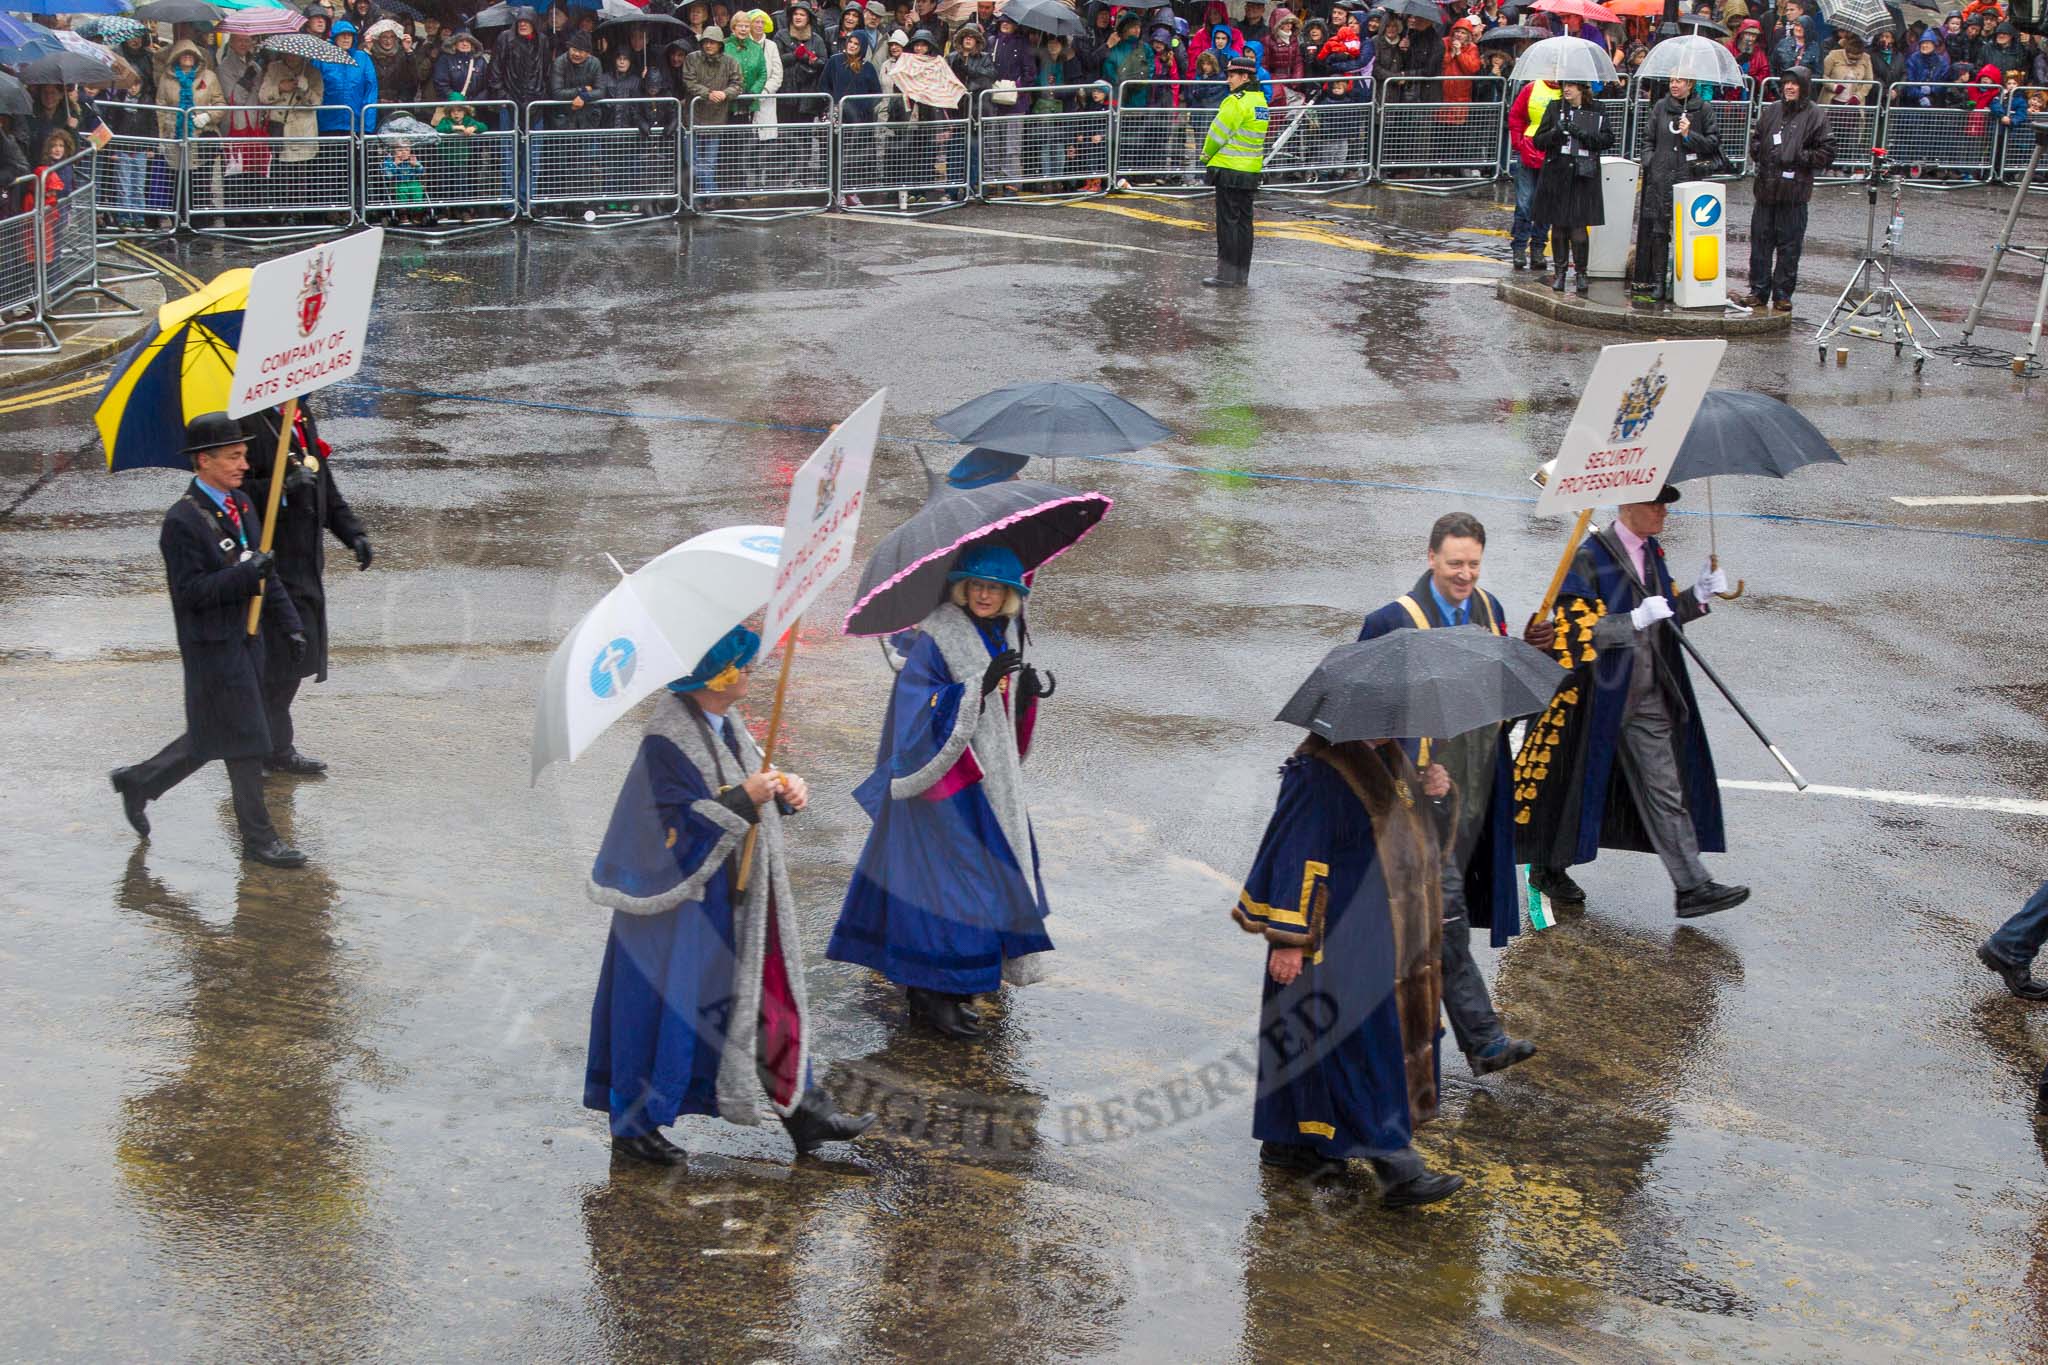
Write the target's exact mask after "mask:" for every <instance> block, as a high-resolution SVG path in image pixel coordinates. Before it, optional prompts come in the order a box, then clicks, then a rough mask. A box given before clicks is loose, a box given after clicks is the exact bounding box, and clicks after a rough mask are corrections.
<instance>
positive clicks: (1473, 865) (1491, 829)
mask: <svg viewBox="0 0 2048 1365" xmlns="http://www.w3.org/2000/svg"><path fill="white" fill-rule="evenodd" d="M1472 597H1473V602H1472V622H1473V624H1475V625H1481V626H1485V627H1487V628H1488V629H1490V630H1492V631H1494V632H1495V633H1496V634H1500V635H1505V634H1507V633H1508V629H1507V621H1508V614H1507V608H1505V607H1503V606H1502V605H1501V603H1500V599H1499V598H1498V597H1495V596H1494V595H1493V594H1492V593H1490V592H1488V591H1487V590H1486V589H1484V588H1475V589H1474V590H1473V593H1472ZM1405 600H1406V601H1409V602H1413V603H1415V605H1416V608H1417V610H1419V611H1420V612H1421V613H1422V615H1423V619H1424V620H1425V621H1427V622H1428V623H1429V626H1430V627H1431V628H1433V629H1435V628H1441V627H1442V626H1443V624H1444V620H1443V612H1442V611H1441V610H1440V609H1439V608H1438V606H1437V602H1436V595H1435V594H1434V593H1432V592H1430V590H1429V575H1428V574H1424V575H1423V576H1422V578H1421V580H1420V581H1419V582H1417V583H1416V585H1415V587H1414V588H1413V589H1411V590H1410V591H1409V593H1408V596H1407V598H1406V599H1405ZM1402 601H1403V599H1399V598H1397V599H1396V600H1394V601H1392V602H1389V603H1387V604H1386V605H1385V606H1384V607H1381V608H1380V609H1379V610H1378V611H1375V612H1373V613H1372V614H1371V615H1369V616H1367V617H1366V618H1365V623H1364V624H1363V625H1361V626H1360V627H1359V629H1358V638H1359V639H1361V640H1375V639H1378V638H1379V637H1380V636H1382V635H1385V634H1386V633H1387V632H1388V631H1392V630H1405V629H1409V628H1411V627H1413V626H1414V625H1415V624H1416V622H1415V617H1414V615H1413V614H1412V613H1410V612H1409V610H1408V608H1407V607H1405V606H1404V605H1402ZM1508 728H1509V727H1507V726H1505V725H1503V726H1502V727H1501V730H1500V743H1499V746H1498V750H1497V752H1496V754H1495V756H1494V763H1493V791H1492V793H1491V795H1490V796H1489V797H1488V799H1487V806H1486V822H1485V823H1484V824H1483V825H1481V826H1480V829H1479V841H1478V843H1476V844H1475V845H1473V848H1472V860H1471V862H1469V863H1467V864H1466V867H1465V914H1466V918H1467V919H1468V920H1469V921H1470V922H1471V923H1472V924H1474V925H1476V926H1478V927H1479V928H1482V929H1487V930H1489V931H1491V932H1490V934H1489V937H1490V939H1491V941H1492V943H1493V946H1494V947H1496V948H1505V947H1507V945H1508V940H1509V939H1511V938H1513V937H1514V936H1515V935H1516V934H1519V933H1520V932H1522V911H1521V907H1520V906H1519V905H1517V904H1516V902H1515V836H1514V829H1515V825H1514V818H1515V812H1514V803H1513V799H1512V798H1513V792H1514V783H1513V780H1512V777H1511V774H1512V772H1513V770H1514V762H1515V760H1514V755H1513V753H1512V751H1511V750H1510V749H1509V747H1508ZM1402 747H1403V748H1406V749H1409V750H1410V753H1409V757H1410V758H1414V757H1417V756H1418V755H1417V754H1416V753H1415V752H1414V749H1413V746H1410V745H1405V744H1404V745H1403V746H1402Z"/></svg>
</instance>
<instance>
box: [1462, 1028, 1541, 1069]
mask: <svg viewBox="0 0 2048 1365" xmlns="http://www.w3.org/2000/svg"><path fill="white" fill-rule="evenodd" d="M1535 1055H1536V1044H1534V1043H1532V1042H1530V1041H1529V1040H1528V1039H1527V1038H1509V1037H1506V1036H1502V1037H1500V1038H1497V1039H1495V1040H1494V1041H1493V1042H1492V1043H1491V1044H1489V1045H1488V1046H1486V1047H1483V1048H1481V1049H1480V1050H1479V1051H1477V1052H1474V1053H1472V1054H1470V1055H1469V1056H1467V1057H1466V1058H1465V1062H1466V1064H1467V1065H1468V1066H1470V1067H1471V1068H1472V1074H1473V1075H1475V1076H1491V1075H1492V1074H1493V1073H1494V1072H1496V1071H1506V1070H1507V1069H1508V1068H1509V1067H1511V1066H1513V1065H1514V1064H1515V1063H1516V1062H1526V1061H1528V1060H1529V1059H1530V1058H1531V1057H1534V1056H1535Z"/></svg>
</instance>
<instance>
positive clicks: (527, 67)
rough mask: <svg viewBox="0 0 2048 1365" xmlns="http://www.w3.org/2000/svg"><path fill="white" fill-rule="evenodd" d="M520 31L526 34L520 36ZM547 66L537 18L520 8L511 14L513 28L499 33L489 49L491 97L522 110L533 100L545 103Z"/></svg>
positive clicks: (529, 10)
mask: <svg viewBox="0 0 2048 1365" xmlns="http://www.w3.org/2000/svg"><path fill="white" fill-rule="evenodd" d="M522 27H523V28H525V29H526V32H525V33H521V32H520V29H521V28H522ZM548 64H549V62H548V49H547V44H546V43H544V42H543V41H542V40H541V36H540V16H539V15H538V14H536V13H535V12H534V11H533V10H531V9H528V8H527V7H526V6H524V5H521V6H519V7H518V8H516V9H514V10H513V11H512V27H510V28H508V29H506V30H505V31H504V32H503V33H500V34H499V35H498V41H497V43H496V44H495V45H494V46H493V47H492V48H491V87H492V93H493V94H494V95H496V96H497V97H498V98H499V99H501V100H510V101H512V103H514V104H516V105H518V106H519V107H520V108H522V109H523V108H525V107H526V106H527V105H529V104H531V103H533V102H534V101H535V100H544V99H546V98H547V97H548ZM471 93H472V94H474V93H475V92H474V91H472V92H471Z"/></svg>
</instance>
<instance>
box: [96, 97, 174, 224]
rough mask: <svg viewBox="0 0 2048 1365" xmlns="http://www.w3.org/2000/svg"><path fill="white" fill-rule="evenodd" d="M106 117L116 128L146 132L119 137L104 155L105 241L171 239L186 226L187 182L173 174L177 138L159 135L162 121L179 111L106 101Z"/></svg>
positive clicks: (100, 186) (99, 182)
mask: <svg viewBox="0 0 2048 1365" xmlns="http://www.w3.org/2000/svg"><path fill="white" fill-rule="evenodd" d="M99 112H100V116H101V117H102V118H103V119H105V120H107V123H108V126H109V127H110V128H111V127H113V126H115V125H123V126H126V125H128V124H130V122H131V120H132V121H133V122H134V124H135V125H136V126H138V127H140V128H145V129H147V131H146V132H125V133H115V134H114V135H113V136H112V137H111V138H109V139H108V141H107V145H106V146H105V147H104V148H103V149H102V150H101V154H102V156H103V157H104V161H103V162H102V166H101V171H100V174H99V175H98V176H97V177H95V180H94V187H95V190H96V192H97V194H98V207H99V211H100V214H101V221H100V235H101V236H103V237H168V236H170V235H172V234H173V233H175V232H177V230H178V229H179V227H181V226H182V225H183V224H184V221H185V206H184V195H183V193H182V189H183V184H184V178H183V177H182V176H179V175H177V174H176V173H175V172H174V171H173V170H172V169H171V167H172V163H173V160H174V159H175V157H176V152H175V150H174V149H175V148H176V147H177V145H178V142H177V139H176V138H167V137H162V136H160V135H159V130H160V129H161V128H162V126H163V125H162V123H161V121H160V119H161V116H164V115H168V116H171V117H176V116H177V112H178V111H177V110H176V109H172V108H169V107H168V106H165V105H158V104H128V103H122V102H114V103H107V102H102V103H101V104H100V106H99Z"/></svg>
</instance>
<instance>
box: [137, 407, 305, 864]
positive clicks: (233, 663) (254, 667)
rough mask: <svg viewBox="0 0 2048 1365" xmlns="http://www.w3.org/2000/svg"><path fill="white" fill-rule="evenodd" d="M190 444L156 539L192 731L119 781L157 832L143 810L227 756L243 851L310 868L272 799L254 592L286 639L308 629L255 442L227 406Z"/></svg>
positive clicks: (204, 422) (291, 644)
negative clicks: (181, 485)
mask: <svg viewBox="0 0 2048 1365" xmlns="http://www.w3.org/2000/svg"><path fill="white" fill-rule="evenodd" d="M185 453H186V454H187V455H189V456H190V457H191V459H192V469H193V473H194V478H193V480H192V484H191V487H189V488H187V489H186V490H185V495H184V496H183V497H181V498H179V499H178V501H177V502H175V503H173V504H172V505H171V510H170V511H168V512H166V513H165V514H164V526H163V531H162V533H161V534H160V535H159V536H158V537H157V547H158V549H160V550H161V551H162V552H163V556H164V576H165V578H166V579H167V580H168V581H169V583H170V589H171V615H172V616H173V618H174V619H175V620H176V621H177V626H178V653H179V655H180V656H181V657H182V659H183V661H184V667H185V733H184V734H182V735H179V736H178V737H177V738H176V739H174V740H172V741H171V742H170V743H169V744H168V745H166V746H164V749H163V751H162V752H161V753H159V754H157V755H156V757H154V758H150V759H146V760H144V761H143V762H141V763H138V764H136V765H135V766H134V767H132V768H116V769H114V772H113V782H114V790H115V791H117V792H119V793H120V795H121V806H122V809H123V811H124V812H125V813H126V814H127V816H128V823H129V824H131V825H133V826H134V827H135V832H136V833H137V834H140V835H142V836H143V837H144V838H148V837H149V817H148V815H147V814H146V813H145V811H144V808H145V807H146V806H147V805H148V804H149V803H150V802H151V801H154V800H156V799H157V798H158V797H160V796H162V795H163V794H164V793H165V792H167V791H169V790H170V789H171V788H173V787H175V786H177V785H178V784H179V783H180V782H182V781H184V780H185V779H186V778H188V777H190V776H191V775H192V774H193V773H195V772H197V771H199V769H200V768H201V767H203V766H204V765H205V764H206V763H208V762H210V761H211V760H213V759H216V758H218V759H220V760H222V761H223V762H224V763H226V764H227V769H228V784H229V786H230V788H231V789H232V790H233V792H234V798H235V821H236V823H237V824H239V825H240V826H241V830H242V852H243V855H244V856H245V857H249V858H254V859H255V860H256V861H257V862H260V863H268V864H270V865H271V866H272V867H303V866H305V863H306V855H305V854H303V853H301V852H299V850H297V849H296V848H293V847H292V846H291V845H290V844H287V843H286V842H285V841H284V840H283V839H281V838H279V837H278V834H277V830H276V829H275V828H273V827H272V825H271V823H270V813H269V811H268V810H266V809H265V808H264V805H263V757H264V755H265V754H268V753H269V752H270V728H269V726H268V725H267V724H266V723H265V722H264V718H263V638H262V636H261V635H252V634H250V633H249V630H248V614H249V600H250V599H251V598H252V597H255V596H256V595H257V594H258V593H261V594H262V595H263V612H264V614H265V615H268V616H272V617H273V618H274V619H276V620H277V621H279V622H280V623H281V624H282V626H283V635H284V640H285V647H286V649H287V650H288V651H289V652H291V653H293V654H295V655H296V654H299V653H302V652H303V651H304V650H305V647H306V636H305V633H304V632H303V631H302V630H301V629H300V625H299V615H298V612H297V610H296V609H295V608H294V607H293V606H292V603H291V598H289V597H288V596H286V595H285V591H284V588H283V587H282V586H280V585H279V583H278V581H277V577H276V575H275V574H272V573H270V568H271V556H270V554H269V553H268V552H266V551H263V550H259V549H256V548H255V547H256V545H257V544H258V543H260V541H261V539H262V532H261V528H260V527H259V525H258V523H257V519H256V507H255V504H253V503H251V502H250V501H249V498H248V496H247V495H246V494H244V493H242V492H241V491H240V488H241V484H242V479H243V476H244V475H246V474H247V473H248V470H249V459H248V455H249V447H248V444H247V442H245V441H244V440H243V439H242V428H241V425H240V423H238V422H236V421H235V420H234V419H233V418H231V417H229V416H228V415H227V414H226V413H222V412H209V413H203V414H201V415H200V416H198V417H195V418H193V419H192V420H191V421H190V422H188V423H186V425H185Z"/></svg>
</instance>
